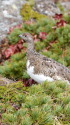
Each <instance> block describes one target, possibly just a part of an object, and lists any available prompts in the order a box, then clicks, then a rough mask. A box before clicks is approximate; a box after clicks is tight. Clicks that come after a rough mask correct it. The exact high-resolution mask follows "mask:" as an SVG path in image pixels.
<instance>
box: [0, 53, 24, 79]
mask: <svg viewBox="0 0 70 125" xmlns="http://www.w3.org/2000/svg"><path fill="white" fill-rule="evenodd" d="M25 56H26V53H25V52H21V53H17V54H14V55H13V56H12V57H11V58H10V60H9V61H5V63H4V65H3V66H0V74H2V75H3V76H6V77H8V78H11V79H21V78H22V76H23V72H25V70H26V57H25Z"/></svg>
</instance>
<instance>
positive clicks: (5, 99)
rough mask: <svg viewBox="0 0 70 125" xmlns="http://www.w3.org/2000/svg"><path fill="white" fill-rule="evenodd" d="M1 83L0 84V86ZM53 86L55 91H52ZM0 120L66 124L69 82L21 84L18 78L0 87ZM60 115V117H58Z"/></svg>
mask: <svg viewBox="0 0 70 125" xmlns="http://www.w3.org/2000/svg"><path fill="white" fill-rule="evenodd" d="M0 87H1V86H0ZM56 89H57V93H56ZM1 90H5V92H4V91H3V92H1V91H0V93H1V94H2V97H1V99H0V111H1V115H2V117H1V122H2V123H3V124H6V123H7V124H9V125H13V124H15V125H16V124H19V125H32V124H36V125H37V124H41V125H45V124H47V125H53V124H54V123H55V122H56V117H57V119H58V122H59V123H62V124H63V125H66V124H69V117H70V110H69V108H70V107H69V106H70V98H69V96H68V98H67V95H69V94H70V86H69V85H67V84H66V83H63V82H62V81H56V82H52V83H48V82H45V83H43V84H38V85H32V86H31V87H29V88H26V87H23V84H22V83H21V82H16V83H14V84H11V85H8V86H4V87H1ZM61 116H62V117H61Z"/></svg>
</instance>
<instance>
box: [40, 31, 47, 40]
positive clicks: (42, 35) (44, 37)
mask: <svg viewBox="0 0 70 125" xmlns="http://www.w3.org/2000/svg"><path fill="white" fill-rule="evenodd" d="M46 36H47V33H46V32H40V33H39V38H40V39H42V40H44V39H46Z"/></svg>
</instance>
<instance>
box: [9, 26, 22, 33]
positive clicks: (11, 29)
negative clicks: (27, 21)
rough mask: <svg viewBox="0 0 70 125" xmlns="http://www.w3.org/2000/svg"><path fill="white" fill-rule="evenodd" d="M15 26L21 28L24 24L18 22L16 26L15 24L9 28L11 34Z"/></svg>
mask: <svg viewBox="0 0 70 125" xmlns="http://www.w3.org/2000/svg"><path fill="white" fill-rule="evenodd" d="M15 28H18V29H21V28H22V24H18V25H16V26H13V27H11V28H9V32H8V34H10V33H11V32H12V31H13V30H14V29H15Z"/></svg>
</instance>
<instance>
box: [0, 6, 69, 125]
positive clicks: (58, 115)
mask: <svg viewBox="0 0 70 125" xmlns="http://www.w3.org/2000/svg"><path fill="white" fill-rule="evenodd" d="M27 6H28V7H29V9H30V11H31V12H32V16H31V15H29V14H28V12H29V11H27V15H26V14H25V12H26V7H27ZM21 10H23V11H21V15H22V16H23V17H24V18H23V19H24V20H25V22H24V23H23V24H20V25H17V26H15V27H12V28H10V29H9V32H8V36H7V38H6V40H5V43H4V45H3V47H2V50H1V57H2V60H1V63H0V74H1V75H3V76H4V77H7V78H10V79H13V80H16V81H17V82H15V83H12V84H11V85H6V86H0V124H5V125H6V124H8V125H18V124H19V125H69V124H70V120H69V118H70V86H69V85H67V84H66V83H64V82H63V81H60V82H59V81H56V82H52V83H47V82H45V83H43V84H41V85H32V84H36V83H35V81H33V80H32V79H30V77H29V76H28V74H27V72H26V49H27V44H26V43H25V42H24V41H23V40H22V39H20V38H19V34H21V33H22V32H29V33H31V34H32V36H33V39H34V43H35V49H36V51H38V52H40V53H41V54H43V55H45V56H47V57H50V58H53V59H54V60H56V61H58V62H60V63H62V64H63V65H65V66H67V67H68V68H69V67H70V15H68V14H56V15H55V16H54V17H53V18H49V17H46V16H43V15H39V14H38V13H36V12H35V14H34V11H32V10H31V7H30V6H29V5H26V4H25V8H22V9H21ZM27 17H28V18H27ZM40 18H41V19H40ZM31 85H32V86H31ZM28 86H30V87H28Z"/></svg>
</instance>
